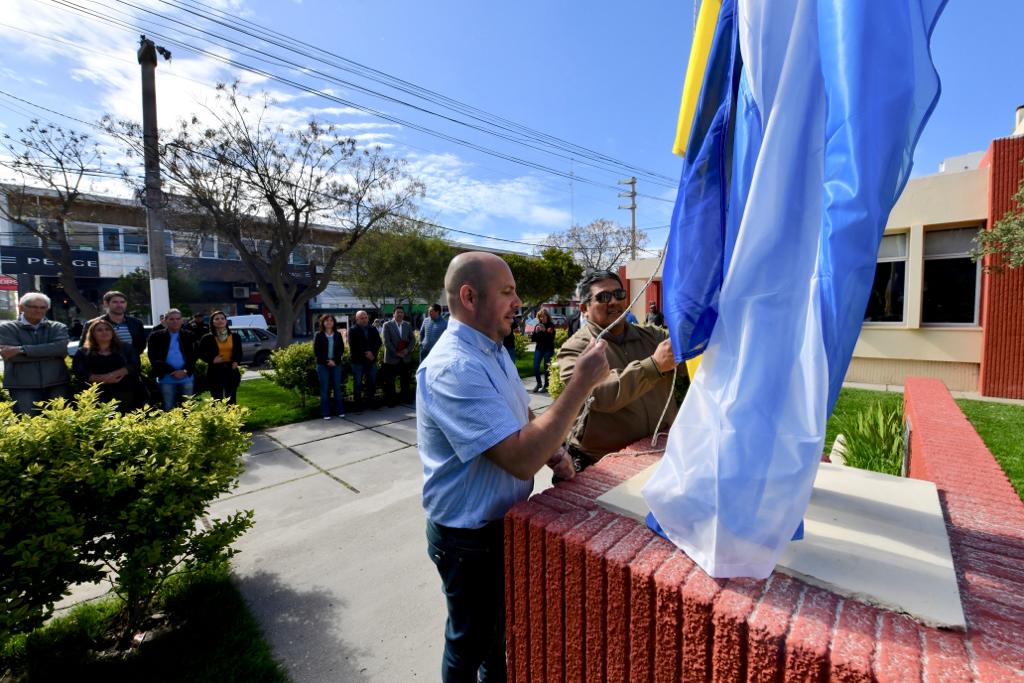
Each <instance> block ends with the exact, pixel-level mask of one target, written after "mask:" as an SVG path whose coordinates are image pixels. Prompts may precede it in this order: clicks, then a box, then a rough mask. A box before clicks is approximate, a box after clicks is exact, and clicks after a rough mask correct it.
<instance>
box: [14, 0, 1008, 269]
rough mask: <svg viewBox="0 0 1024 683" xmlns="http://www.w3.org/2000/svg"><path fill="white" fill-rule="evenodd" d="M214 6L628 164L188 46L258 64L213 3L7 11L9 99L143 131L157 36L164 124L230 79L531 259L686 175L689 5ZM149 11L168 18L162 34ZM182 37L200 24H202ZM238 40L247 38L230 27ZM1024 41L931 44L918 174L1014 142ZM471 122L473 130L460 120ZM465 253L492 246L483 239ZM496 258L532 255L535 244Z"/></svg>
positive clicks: (973, 38)
mask: <svg viewBox="0 0 1024 683" xmlns="http://www.w3.org/2000/svg"><path fill="white" fill-rule="evenodd" d="M201 2H202V4H204V5H211V4H212V5H215V6H216V7H219V8H221V9H223V10H225V11H227V12H230V13H231V14H233V15H241V16H243V17H245V19H246V20H248V21H251V22H255V23H257V24H261V25H264V26H268V27H272V28H273V30H275V31H277V32H279V33H280V34H284V35H285V36H288V37H291V38H297V39H300V40H302V41H304V42H306V43H310V44H312V45H315V46H317V47H320V48H323V49H325V50H329V51H330V52H333V53H335V54H337V55H339V56H342V57H344V58H347V59H350V60H354V61H355V62H358V63H361V64H362V65H366V66H369V67H373V68H374V69H377V70H380V71H383V72H386V73H387V74H390V75H393V76H397V77H400V78H402V79H404V80H405V81H408V82H411V83H413V84H415V85H417V86H422V87H425V88H429V89H431V90H433V91H435V92H437V93H440V94H442V95H444V96H447V97H449V98H453V99H456V100H459V101H461V102H464V103H467V104H470V105H473V106H474V107H477V108H479V109H481V110H484V111H486V112H488V113H490V114H494V115H498V116H501V117H503V118H505V119H508V120H511V121H513V122H515V123H518V124H522V125H524V126H527V127H529V128H532V129H535V130H537V131H540V132H542V133H545V134H547V135H550V136H555V137H557V138H561V139H563V140H566V141H568V142H571V143H574V144H576V145H579V146H583V147H586V148H588V149H590V150H594V151H597V152H599V153H601V154H603V155H605V156H606V157H610V158H612V159H613V160H614V161H613V162H612V163H611V164H610V165H611V168H591V167H588V166H586V165H585V164H586V160H585V159H584V158H583V157H582V156H581V155H578V154H575V153H567V152H565V151H564V150H563V151H561V152H559V153H558V154H562V156H558V155H557V154H554V153H552V152H551V151H550V150H545V151H539V150H536V149H530V148H528V147H523V146H521V145H518V144H514V143H512V142H510V141H508V140H504V139H499V138H495V137H493V136H489V135H484V134H482V133H479V132H477V131H473V130H470V129H468V128H466V127H464V126H460V125H457V124H454V123H451V122H447V121H443V120H441V119H439V118H437V117H435V116H431V115H429V114H425V113H423V112H417V111H414V110H412V109H409V108H408V107H405V106H402V105H401V104H398V103H395V102H389V101H383V100H380V99H377V98H374V97H372V96H370V95H367V94H364V93H360V92H357V91H355V90H354V89H353V88H352V87H346V86H344V85H341V84H339V83H337V82H329V81H327V80H325V79H324V78H323V77H320V76H318V75H317V74H314V73H311V72H309V71H304V72H303V71H298V70H296V69H293V68H291V67H288V66H286V65H281V64H277V65H274V66H272V67H266V65H265V64H260V63H259V62H258V59H257V57H258V55H254V54H252V53H247V52H245V51H244V50H243V49H241V48H239V47H238V46H234V45H229V44H224V43H222V44H221V45H220V46H215V45H213V42H214V38H212V37H210V36H205V37H196V36H194V35H193V36H189V35H187V33H186V32H187V31H194V30H195V29H196V28H205V29H206V30H209V31H211V32H213V33H215V34H217V35H219V36H230V37H232V38H233V39H235V40H238V41H240V42H243V43H244V44H245V45H247V46H256V45H257V43H256V42H255V40H254V39H252V38H251V37H246V36H243V35H240V34H238V33H232V32H231V31H230V30H229V28H227V27H225V26H218V25H213V24H206V23H204V22H202V21H200V20H198V19H197V18H196V17H195V16H194V15H189V14H188V13H187V12H185V11H184V9H183V8H185V7H187V6H194V7H198V5H197V4H196V3H197V0H129V2H123V1H122V0H66V3H67V4H73V5H78V6H80V7H82V8H85V9H86V10H87V11H90V12H94V13H97V14H99V15H102V16H104V17H107V18H108V19H112V20H115V21H122V22H127V23H129V24H132V25H134V26H135V28H125V27H118V26H113V25H111V24H109V23H105V22H102V21H98V20H96V19H94V18H90V17H88V16H86V15H85V14H83V13H81V12H79V13H76V12H74V11H72V10H69V9H68V8H67V7H66V6H62V5H61V4H58V3H56V2H54V1H53V0H5V2H4V9H5V12H4V13H3V14H2V15H0V51H2V54H4V60H3V63H2V64H0V90H3V91H5V92H8V93H10V94H12V95H15V96H17V97H21V98H23V99H25V100H29V101H31V102H34V103H36V104H38V105H41V106H45V107H49V108H51V109H54V110H57V111H61V112H64V113H67V114H70V115H73V116H76V117H79V118H82V119H85V120H96V119H97V118H98V117H99V116H101V115H102V114H104V113H107V112H111V113H114V114H115V115H118V116H121V117H132V118H138V117H139V115H140V114H139V106H140V105H139V94H138V87H139V86H138V66H137V64H136V62H135V49H136V46H137V39H138V36H137V34H138V32H139V30H138V26H139V25H140V23H141V24H142V27H143V28H145V30H146V31H148V32H150V33H151V34H153V33H160V34H162V35H163V36H164V37H163V38H158V39H157V42H158V43H161V44H166V45H167V47H169V48H170V49H171V51H172V52H173V53H174V59H173V61H172V62H171V63H169V64H161V66H160V68H159V70H158V88H159V92H160V95H161V98H160V105H159V106H160V120H161V124H162V125H168V124H171V123H172V122H173V121H174V120H175V119H177V118H180V117H182V116H186V115H188V114H190V113H192V112H193V111H196V110H198V109H199V108H200V106H201V103H202V102H205V101H209V100H210V99H211V97H212V94H211V89H212V86H213V85H215V84H216V83H217V82H218V81H231V80H234V79H236V78H239V79H241V80H242V82H243V84H244V85H245V87H247V88H249V89H250V90H252V91H254V92H255V91H259V90H261V89H263V90H267V91H269V92H271V94H272V95H273V96H274V97H275V98H276V99H277V101H278V102H279V103H280V104H279V108H278V110H277V117H278V120H279V121H280V122H281V123H284V124H285V125H294V124H297V123H299V122H301V121H303V120H305V119H308V118H309V117H311V116H316V117H317V118H318V119H320V120H325V121H331V122H335V123H337V124H339V125H341V126H342V127H343V128H344V129H345V130H346V131H347V132H350V133H351V134H353V135H355V136H357V139H359V140H360V141H361V143H362V144H367V145H369V144H378V143H379V144H383V145H384V146H385V147H386V148H387V149H388V151H389V153H391V154H393V155H395V156H400V157H403V158H407V159H408V160H409V164H410V169H411V170H412V171H413V172H415V173H416V174H417V175H419V176H420V177H422V178H423V179H424V180H425V182H426V184H427V193H428V194H427V197H426V198H425V199H424V201H423V202H422V206H421V213H422V214H423V215H424V216H426V217H428V218H431V219H433V220H435V221H437V222H438V223H441V224H444V225H447V226H450V227H452V228H457V229H460V230H464V231H466V232H470V233H475V234H476V235H483V236H491V237H500V238H504V239H507V240H514V241H521V242H527V243H532V242H536V241H539V240H540V239H542V238H543V237H544V236H545V235H547V234H550V233H552V232H556V231H559V230H562V229H564V228H566V227H567V226H568V224H569V223H570V221H573V220H574V221H575V222H577V223H586V222H589V221H591V220H594V219H596V218H609V219H614V220H618V221H620V222H622V223H624V224H628V220H629V215H628V212H626V211H622V210H619V209H618V208H617V207H618V205H619V204H620V203H625V200H620V199H619V198H618V197H617V196H616V192H617V189H616V188H615V187H614V186H615V184H616V181H617V180H619V179H623V178H626V177H628V176H629V175H630V174H631V173H633V171H631V170H630V169H628V168H626V167H625V166H623V165H619V163H618V162H623V163H626V164H630V165H633V166H636V167H640V168H642V169H644V170H647V171H653V172H655V173H657V174H659V175H661V176H665V177H667V178H670V179H673V178H675V177H676V176H677V174H678V168H679V163H678V161H677V159H676V158H675V157H673V156H672V154H671V153H670V151H669V148H670V146H671V143H672V137H673V134H674V127H675V118H676V113H677V107H678V103H679V95H680V91H681V88H682V80H683V72H684V69H685V64H686V59H687V56H688V54H689V48H690V34H691V30H692V23H693V3H692V2H691V1H690V0H681V1H678V2H664V1H653V0H652V1H649V2H643V3H632V4H624V3H619V2H606V1H604V0H589V1H587V2H582V1H573V2H568V1H565V2H551V1H550V0H549V1H547V2H540V1H539V0H518V1H517V2H514V3H489V2H471V1H470V0H462V1H459V2H456V1H455V0H434V1H432V2H423V1H422V0H420V1H418V2H414V1H411V0H378V1H376V2H355V1H353V0H336V1H328V0H303V1H301V2H291V1H288V0H273V1H271V0H201ZM175 5H176V6H175ZM153 11H155V12H160V13H163V14H165V15H167V18H166V19H164V18H158V17H156V16H154V15H153V14H152V12H153ZM176 20H185V21H186V25H185V26H184V27H183V26H182V25H181V24H177V23H175V21H176ZM154 22H156V23H154ZM226 23H228V24H231V25H233V26H239V24H238V23H237V21H235V20H233V19H226ZM1022 25H1024V2H1020V0H984V2H968V1H967V0H950V2H949V4H948V6H947V8H946V11H945V13H944V15H943V17H942V19H941V20H940V23H939V26H938V28H937V30H936V34H935V38H934V40H933V53H934V59H935V63H936V66H937V68H938V70H939V74H940V77H941V78H942V83H943V94H942V98H941V100H940V102H939V105H938V107H937V108H936V110H935V113H934V115H933V116H932V119H931V121H930V122H929V124H928V128H927V129H926V130H925V132H924V134H923V136H922V138H921V141H920V144H919V146H918V150H917V154H916V157H915V171H914V172H915V175H921V174H926V173H932V172H935V170H936V169H937V166H938V164H939V162H940V161H941V160H942V159H943V158H945V157H947V156H954V155H957V154H963V153H966V152H970V151H975V150H981V149H985V148H986V147H987V146H988V143H989V141H990V140H991V139H992V138H994V137H1001V136H1004V135H1007V134H1009V132H1010V130H1011V128H1012V123H1013V114H1014V108H1015V107H1016V106H1017V105H1018V104H1024V72H1022V71H1021V69H1020V65H1019V54H1018V52H1019V39H1018V37H1017V36H1016V35H1015V32H1016V31H1019V28H1020V26H1022ZM181 42H188V43H191V44H193V45H201V46H204V47H206V48H208V49H211V50H213V51H214V52H215V53H216V54H218V55H221V56H223V57H227V58H231V59H235V60H236V61H240V62H244V63H246V64H249V65H260V66H263V67H265V68H269V70H271V71H273V72H274V73H276V74H281V75H283V76H286V77H288V78H290V79H293V80H297V81H301V82H303V83H305V84H307V85H308V86H310V87H311V88H313V89H314V90H318V91H321V92H327V93H328V94H331V95H334V96H336V97H339V98H342V99H344V100H346V101H352V102H354V103H356V104H358V105H362V106H369V107H373V108H375V109H378V110H381V111H383V112H385V113H386V114H388V115H389V116H392V117H397V118H399V119H401V120H402V123H399V124H396V123H393V122H387V121H382V120H380V119H378V118H375V117H373V116H369V115H367V114H365V113H364V112H359V111H355V110H352V109H350V108H348V107H346V106H344V105H343V104H340V103H338V102H336V101H329V100H327V99H324V98H321V97H316V96H313V95H309V94H305V93H301V92H298V91H296V90H294V89H291V88H289V87H287V86H285V85H283V84H281V83H277V82H274V81H272V80H267V79H265V78H263V77H260V76H256V75H253V74H251V73H247V72H245V71H239V70H238V69H236V68H233V67H229V66H226V65H224V64H223V63H219V62H217V61H215V60H213V59H210V58H204V57H200V56H196V55H195V54H192V53H190V52H189V51H188V49H187V48H185V47H183V46H182V45H180V43H181ZM263 47H264V48H266V47H267V46H266V45H264V46H263ZM271 49H273V50H275V51H276V52H278V53H280V54H282V55H287V56H288V57H289V59H290V60H291V61H296V62H299V63H300V65H305V66H313V67H315V68H317V69H320V70H322V71H324V72H327V73H330V74H332V75H335V76H336V77H338V78H344V79H347V80H351V81H352V82H353V83H355V84H356V85H359V86H363V87H370V88H376V89H379V90H381V91H382V92H385V93H386V94H389V95H392V96H397V97H401V98H404V99H405V100H407V101H409V102H413V103H415V104H416V105H418V106H421V107H424V108H430V109H433V110H436V111H439V112H443V113H445V114H446V115H451V112H450V111H447V110H443V109H441V108H440V107H439V106H438V105H436V104H432V103H428V102H424V101H422V100H417V99H415V98H413V97H411V96H409V95H407V94H403V93H399V92H398V91H396V90H393V89H389V88H388V87H387V86H382V85H380V84H379V83H373V82H371V81H369V80H366V79H365V78H362V77H357V76H354V75H352V74H351V73H345V72H343V71H339V70H337V69H335V68H333V67H329V66H325V65H323V64H315V63H314V62H311V61H310V60H309V59H308V58H306V57H303V56H301V55H296V54H295V53H294V52H291V53H288V52H284V51H282V50H280V49H278V48H271ZM31 115H35V116H39V117H42V118H44V119H56V117H55V116H54V115H52V114H49V113H46V112H41V111H38V110H33V109H32V107H30V106H29V105H27V104H25V103H22V102H18V101H16V100H11V99H10V98H8V97H5V96H3V95H0V128H2V129H3V130H6V131H7V132H12V133H13V132H14V131H15V129H17V127H18V126H21V125H24V123H25V121H26V120H27V118H28V116H31ZM456 117H457V118H460V119H465V116H464V115H462V114H458V115H456ZM57 120H59V119H57ZM62 123H65V124H67V123H69V122H67V121H62ZM409 124H412V125H416V126H425V127H429V128H431V129H435V130H436V131H437V132H439V133H442V134H444V135H447V136H450V137H458V138H461V139H464V140H466V141H468V142H470V143H472V144H474V145H477V146H483V147H487V148H489V149H490V150H492V151H494V152H496V153H498V154H499V155H504V156H506V157H507V156H514V157H518V158H521V159H523V160H525V161H527V162H528V163H529V164H533V165H534V166H543V167H546V168H548V169H552V170H556V171H559V172H561V173H564V174H568V173H570V170H571V171H572V172H573V173H574V174H575V175H576V176H578V178H579V179H578V180H577V181H575V182H572V183H570V180H569V179H568V178H565V177H562V176H559V175H556V174H554V173H550V172H546V171H543V170H538V169H537V168H535V167H530V166H524V165H522V164H518V163H514V162H512V161H510V160H508V159H505V158H497V157H495V156H493V155H490V154H486V153H483V152H481V151H479V150H475V149H470V148H468V147H466V146H463V145H459V144H456V143H454V142H452V141H450V140H444V139H439V138H437V137H435V136H432V135H428V134H425V133H423V132H420V131H417V130H414V129H412V128H411V127H410V125H409ZM70 125H79V124H74V123H70ZM531 144H536V143H535V141H534V142H532V143H531ZM566 156H568V157H572V158H573V159H574V160H573V161H570V159H568V158H565V157H566ZM640 178H641V181H640V183H639V185H638V190H639V192H641V193H642V194H643V195H645V196H641V197H640V198H639V199H638V205H639V208H638V218H637V222H638V225H639V226H640V227H641V228H645V227H646V228H653V229H652V230H650V232H649V236H650V239H649V241H648V244H647V246H648V247H649V248H658V247H660V246H661V245H662V244H663V242H664V240H665V236H666V233H667V231H666V230H665V229H664V228H663V227H661V226H665V225H666V224H667V223H668V218H669V215H670V212H671V207H672V203H671V200H672V199H673V197H674V194H675V191H674V182H673V181H672V180H667V181H666V180H662V179H658V178H650V177H648V176H644V175H640ZM97 189H98V190H104V189H113V188H109V187H103V186H100V187H98V188H97ZM452 236H453V237H455V238H457V239H460V240H464V241H470V242H473V241H475V242H478V243H483V242H484V239H483V238H480V237H474V236H471V235H465V234H453V235H452ZM491 244H493V245H494V246H504V247H506V248H513V249H521V250H528V249H529V247H527V246H525V245H522V244H520V245H516V244H510V243H498V242H491Z"/></svg>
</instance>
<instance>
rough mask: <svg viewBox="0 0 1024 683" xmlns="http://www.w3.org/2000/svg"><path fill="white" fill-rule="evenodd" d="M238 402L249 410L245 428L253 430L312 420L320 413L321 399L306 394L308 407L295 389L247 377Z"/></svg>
mask: <svg viewBox="0 0 1024 683" xmlns="http://www.w3.org/2000/svg"><path fill="white" fill-rule="evenodd" d="M238 405H242V406H245V407H246V408H248V409H249V415H248V417H246V418H245V427H246V428H247V429H251V430H254V431H255V430H257V429H267V428H268V427H277V426H278V425H286V424H291V423H292V422H301V421H302V420H310V419H313V418H315V417H318V416H319V415H320V399H319V398H317V397H315V396H307V397H306V407H305V408H302V407H301V406H300V405H299V397H298V396H297V395H296V394H295V393H294V392H291V391H287V390H286V389H282V388H281V387H279V386H277V385H276V384H274V383H273V382H271V381H270V380H269V379H264V378H260V379H250V380H246V381H244V382H242V383H241V384H240V385H239V387H238Z"/></svg>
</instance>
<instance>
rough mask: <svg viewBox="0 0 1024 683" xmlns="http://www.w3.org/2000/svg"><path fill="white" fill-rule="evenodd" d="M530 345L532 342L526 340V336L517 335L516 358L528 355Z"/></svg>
mask: <svg viewBox="0 0 1024 683" xmlns="http://www.w3.org/2000/svg"><path fill="white" fill-rule="evenodd" d="M529 343H530V340H529V339H527V338H526V335H525V334H519V333H518V332H517V333H516V358H522V357H523V356H525V355H526V350H527V346H528V345H529Z"/></svg>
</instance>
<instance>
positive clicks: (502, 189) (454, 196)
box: [409, 154, 569, 230]
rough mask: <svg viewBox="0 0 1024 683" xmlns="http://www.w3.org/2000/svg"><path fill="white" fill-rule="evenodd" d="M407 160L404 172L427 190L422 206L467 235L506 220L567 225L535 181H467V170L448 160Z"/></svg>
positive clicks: (446, 157) (451, 157)
mask: <svg viewBox="0 0 1024 683" xmlns="http://www.w3.org/2000/svg"><path fill="white" fill-rule="evenodd" d="M409 160H410V164H409V170H410V172H411V173H412V174H413V175H415V176H417V177H419V178H420V179H421V180H423V181H424V182H425V183H426V186H427V196H426V197H425V198H424V200H423V203H424V204H425V205H426V206H427V207H429V208H431V209H433V210H436V211H439V212H441V213H444V214H447V215H449V216H457V217H459V221H460V224H461V225H463V226H466V229H467V230H478V229H485V228H486V227H488V226H492V227H493V225H494V224H495V222H498V223H501V222H507V221H508V220H514V221H517V222H520V223H525V224H527V225H538V226H542V227H545V228H552V229H561V228H565V227H567V226H568V224H569V212H568V211H567V210H565V209H564V208H562V207H560V206H556V205H553V202H552V199H551V198H550V196H549V192H548V191H547V189H546V188H545V187H544V184H543V183H541V182H540V181H539V180H537V179H536V178H533V177H531V176H519V177H515V178H507V179H502V180H495V181H487V180H481V179H478V178H474V177H472V176H471V175H470V173H471V171H472V166H471V165H470V164H467V163H466V162H464V161H462V160H461V159H459V158H458V157H457V156H455V155H454V154H427V155H413V156H410V157H409Z"/></svg>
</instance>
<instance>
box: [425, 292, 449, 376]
mask: <svg viewBox="0 0 1024 683" xmlns="http://www.w3.org/2000/svg"><path fill="white" fill-rule="evenodd" d="M446 329H448V321H447V320H445V319H444V318H442V317H441V304H431V305H430V308H429V309H428V310H427V317H426V318H424V319H423V326H422V327H421V328H420V362H421V363H422V362H423V361H424V360H425V359H426V357H427V354H428V353H430V349H431V348H432V347H433V346H434V344H436V343H437V340H438V339H440V338H441V334H442V333H443V332H444V331H445V330H446Z"/></svg>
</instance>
